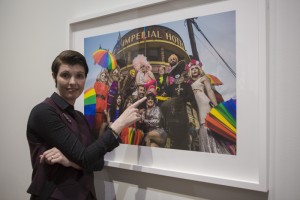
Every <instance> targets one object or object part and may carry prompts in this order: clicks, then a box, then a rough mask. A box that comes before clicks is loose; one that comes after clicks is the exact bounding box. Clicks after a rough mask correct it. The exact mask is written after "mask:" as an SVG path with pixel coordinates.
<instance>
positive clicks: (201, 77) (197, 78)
mask: <svg viewBox="0 0 300 200" xmlns="http://www.w3.org/2000/svg"><path fill="white" fill-rule="evenodd" d="M188 68H189V76H190V79H191V82H192V83H191V86H192V89H193V92H194V95H195V99H196V102H197V107H198V112H199V121H200V130H199V142H200V144H199V148H200V151H203V152H210V153H222V154H229V150H228V149H227V147H226V144H225V143H224V141H223V140H222V139H221V138H219V137H218V136H217V135H215V134H213V133H212V132H211V131H210V130H208V129H207V128H206V127H205V125H204V123H205V117H206V115H207V114H208V113H209V111H210V109H211V106H217V105H218V103H217V99H216V96H215V94H214V92H213V90H212V88H211V84H210V80H209V79H208V77H207V76H206V75H205V73H204V71H203V69H202V63H201V62H199V61H196V60H191V62H190V63H189V64H188Z"/></svg>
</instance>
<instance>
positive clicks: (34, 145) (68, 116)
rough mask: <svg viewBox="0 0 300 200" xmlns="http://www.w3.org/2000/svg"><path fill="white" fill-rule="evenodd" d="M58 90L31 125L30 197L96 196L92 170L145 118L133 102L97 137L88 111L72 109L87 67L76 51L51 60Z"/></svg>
mask: <svg viewBox="0 0 300 200" xmlns="http://www.w3.org/2000/svg"><path fill="white" fill-rule="evenodd" d="M51 69H52V77H53V80H54V82H55V87H56V92H54V93H53V94H52V95H51V97H49V98H46V99H45V100H44V101H43V102H41V103H39V104H38V105H36V106H35V107H34V108H33V109H32V110H31V112H30V115H29V119H28V123H27V131H26V132H27V140H28V144H29V149H30V157H31V163H32V176H31V177H32V180H31V184H30V186H29V188H28V190H27V192H28V193H29V194H31V197H30V199H31V200H40V199H72V200H95V199H97V198H96V192H95V187H94V176H93V171H97V170H101V169H102V168H103V165H104V160H103V157H104V155H105V154H106V153H107V152H109V151H112V150H113V149H114V148H116V147H117V146H119V141H120V139H119V133H120V132H121V130H122V129H123V128H124V127H126V126H130V125H131V124H133V123H135V122H136V121H137V120H140V119H141V116H140V115H139V113H138V109H137V108H136V107H137V106H139V104H141V103H142V102H143V101H145V100H146V98H143V99H140V100H139V101H137V102H135V103H134V104H132V105H131V106H129V107H128V108H127V109H126V110H125V111H124V112H123V113H122V115H121V116H120V117H119V118H118V119H117V120H116V121H114V122H113V123H112V124H111V125H110V126H109V128H108V129H107V130H106V131H105V132H104V134H103V135H102V136H101V137H99V138H98V139H96V138H95V137H94V135H93V134H92V132H91V130H90V128H89V125H88V122H87V121H86V119H85V117H84V115H83V114H82V113H81V112H79V111H77V110H75V109H74V104H75V102H76V100H77V98H78V97H79V96H80V95H81V94H82V92H83V89H84V85H85V82H86V77H87V74H88V66H87V63H86V60H85V58H84V56H83V55H82V54H80V53H78V52H76V51H72V50H66V51H63V52H61V53H60V54H59V55H58V56H57V57H56V58H55V59H54V61H53V63H52V67H51Z"/></svg>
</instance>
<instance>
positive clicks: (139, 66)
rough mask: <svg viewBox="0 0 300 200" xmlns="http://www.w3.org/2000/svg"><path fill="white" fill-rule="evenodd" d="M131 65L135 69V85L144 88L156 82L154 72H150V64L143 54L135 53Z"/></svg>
mask: <svg viewBox="0 0 300 200" xmlns="http://www.w3.org/2000/svg"><path fill="white" fill-rule="evenodd" d="M132 65H133V67H134V69H135V70H136V71H137V74H136V79H135V80H136V84H137V85H143V86H144V87H145V88H148V87H149V86H150V85H153V84H154V83H155V82H156V79H155V77H154V74H153V73H152V66H151V65H150V63H149V62H148V61H147V58H146V57H145V56H144V55H142V54H139V55H137V56H136V57H135V58H134V59H133V61H132Z"/></svg>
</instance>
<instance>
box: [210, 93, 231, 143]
mask: <svg viewBox="0 0 300 200" xmlns="http://www.w3.org/2000/svg"><path fill="white" fill-rule="evenodd" d="M205 125H206V127H207V128H209V129H211V130H212V131H214V132H215V133H217V134H219V135H221V136H222V137H224V138H226V139H228V140H229V141H231V142H234V143H236V100H235V99H230V100H228V101H226V102H222V103H220V104H218V105H217V106H215V107H213V108H212V109H211V110H210V112H209V113H208V114H207V116H206V118H205Z"/></svg>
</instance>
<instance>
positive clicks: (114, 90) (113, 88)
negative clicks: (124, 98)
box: [107, 67, 121, 109]
mask: <svg viewBox="0 0 300 200" xmlns="http://www.w3.org/2000/svg"><path fill="white" fill-rule="evenodd" d="M120 76H121V75H120V68H119V67H116V68H115V69H113V70H112V71H110V74H109V80H108V83H109V90H108V99H107V106H108V109H109V108H110V107H111V105H112V104H113V102H114V100H115V96H116V95H117V94H118V92H119V88H120V84H119V83H120Z"/></svg>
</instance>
